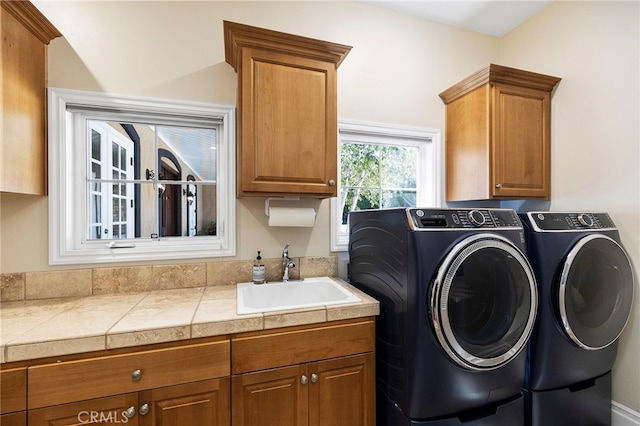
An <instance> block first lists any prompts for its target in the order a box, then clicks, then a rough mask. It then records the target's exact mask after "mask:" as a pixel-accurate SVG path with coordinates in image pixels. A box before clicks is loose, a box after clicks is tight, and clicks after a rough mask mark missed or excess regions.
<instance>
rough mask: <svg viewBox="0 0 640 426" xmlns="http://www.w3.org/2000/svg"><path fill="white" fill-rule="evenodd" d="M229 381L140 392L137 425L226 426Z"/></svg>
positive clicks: (228, 419) (228, 409)
mask: <svg viewBox="0 0 640 426" xmlns="http://www.w3.org/2000/svg"><path fill="white" fill-rule="evenodd" d="M229 393H230V389H229V379H228V378H224V379H215V380H203V381H200V382H194V383H188V384H184V385H176V386H169V387H165V388H158V389H151V390H148V391H144V392H140V398H139V404H140V405H139V408H138V413H139V415H140V425H141V426H200V425H207V426H229V424H230V413H231V407H230V403H229V397H230V395H229Z"/></svg>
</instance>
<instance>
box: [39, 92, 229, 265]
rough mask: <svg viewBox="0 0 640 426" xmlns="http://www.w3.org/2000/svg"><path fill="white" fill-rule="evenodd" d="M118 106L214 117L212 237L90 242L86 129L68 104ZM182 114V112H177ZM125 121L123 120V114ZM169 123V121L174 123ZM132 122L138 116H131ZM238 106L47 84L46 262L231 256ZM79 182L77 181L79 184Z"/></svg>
mask: <svg viewBox="0 0 640 426" xmlns="http://www.w3.org/2000/svg"><path fill="white" fill-rule="evenodd" d="M74 105H75V106H82V107H83V108H88V109H95V110H99V109H100V108H108V109H111V110H114V109H118V110H120V111H122V112H123V113H124V114H125V115H126V114H128V117H129V118H130V119H133V120H135V117H136V115H137V114H142V115H149V114H150V115H156V116H158V117H167V120H176V121H177V122H180V120H181V119H182V118H185V117H188V118H189V119H190V120H194V117H196V119H200V120H203V122H210V121H217V122H219V123H221V124H220V126H219V133H218V146H217V155H216V157H217V164H216V168H217V179H216V184H217V194H218V197H219V198H218V202H217V203H216V204H217V211H216V218H217V225H218V232H217V235H215V236H198V237H182V238H181V237H167V238H162V237H161V238H136V239H135V240H122V241H117V240H115V241H113V240H112V241H110V242H107V241H100V240H88V239H87V238H86V229H88V228H87V220H88V214H87V212H86V205H87V204H86V195H85V190H86V188H85V186H84V184H83V183H84V182H86V173H87V161H88V156H87V152H86V149H87V148H86V133H85V132H84V131H83V129H84V125H82V124H78V123H77V122H78V121H79V120H81V117H80V115H81V114H78V113H72V112H70V111H69V108H73V106H74ZM181 117H182V118H181ZM122 121H126V120H125V119H124V117H123V120H122ZM176 121H174V123H175V122H176ZM134 122H135V121H134ZM235 128H236V125H235V107H234V106H232V105H216V104H209V103H200V102H186V101H177V100H164V99H155V98H144V97H135V96H125V95H113V94H106V93H97V92H85V91H77V90H68V89H58V88H50V89H49V197H48V198H49V263H50V264H51V265H70V264H84V263H106V262H130V261H147V260H162V259H188V258H203V257H224V256H235V255H236V200H235V167H234V165H235V163H236V161H235ZM78 182H80V183H78Z"/></svg>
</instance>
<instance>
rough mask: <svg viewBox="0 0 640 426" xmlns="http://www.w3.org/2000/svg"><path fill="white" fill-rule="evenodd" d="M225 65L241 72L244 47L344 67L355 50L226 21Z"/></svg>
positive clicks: (345, 46) (340, 45)
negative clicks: (241, 52)
mask: <svg viewBox="0 0 640 426" xmlns="http://www.w3.org/2000/svg"><path fill="white" fill-rule="evenodd" d="M223 24H224V47H225V61H226V62H227V63H228V64H229V65H231V66H232V67H233V69H234V70H235V71H236V72H237V71H238V65H239V61H240V58H241V55H240V53H239V51H240V49H242V48H243V47H248V48H261V49H267V50H273V51H277V52H282V53H288V54H291V55H296V56H301V57H307V58H311V59H318V60H321V61H324V62H329V63H333V64H335V66H336V68H338V67H339V66H340V64H341V63H342V61H343V60H344V58H346V56H347V54H348V53H349V52H350V51H351V49H352V47H351V46H347V45H344V44H338V43H332V42H328V41H324V40H317V39H313V38H309V37H302V36H297V35H293V34H287V33H283V32H279V31H273V30H268V29H264V28H258V27H252V26H249V25H244V24H238V23H235V22H229V21H223Z"/></svg>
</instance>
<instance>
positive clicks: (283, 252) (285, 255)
mask: <svg viewBox="0 0 640 426" xmlns="http://www.w3.org/2000/svg"><path fill="white" fill-rule="evenodd" d="M282 256H283V257H289V244H288V243H287V244H285V246H284V250H282Z"/></svg>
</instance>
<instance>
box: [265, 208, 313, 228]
mask: <svg viewBox="0 0 640 426" xmlns="http://www.w3.org/2000/svg"><path fill="white" fill-rule="evenodd" d="M315 222H316V211H315V210H314V209H313V208H311V207H308V208H301V207H269V226H302V227H311V226H313V225H314V224H315Z"/></svg>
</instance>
